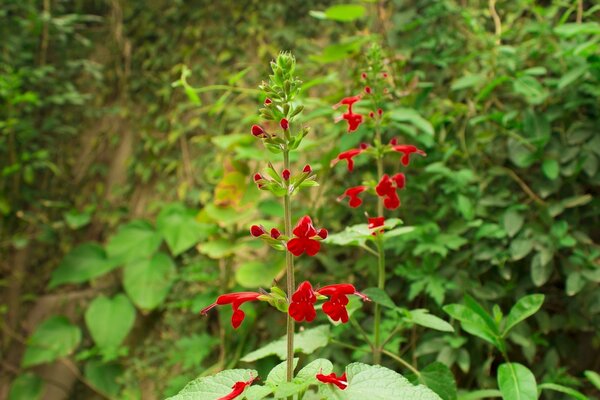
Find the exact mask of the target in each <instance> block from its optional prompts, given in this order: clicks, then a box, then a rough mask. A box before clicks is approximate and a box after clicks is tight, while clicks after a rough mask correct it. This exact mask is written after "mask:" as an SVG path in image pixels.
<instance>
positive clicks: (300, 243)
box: [287, 215, 327, 257]
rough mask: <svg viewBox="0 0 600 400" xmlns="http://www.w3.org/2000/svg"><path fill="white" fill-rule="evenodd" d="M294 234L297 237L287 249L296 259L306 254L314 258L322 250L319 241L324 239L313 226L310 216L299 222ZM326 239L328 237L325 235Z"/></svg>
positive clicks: (291, 240)
mask: <svg viewBox="0 0 600 400" xmlns="http://www.w3.org/2000/svg"><path fill="white" fill-rule="evenodd" d="M319 232H321V230H320V231H319ZM325 232H327V231H325ZM292 233H293V234H294V235H295V236H296V237H295V238H292V239H290V241H289V242H288V243H287V249H288V250H289V252H290V253H292V254H293V255H295V256H296V257H298V256H300V255H301V254H302V253H304V252H306V254H308V255H309V256H314V255H315V254H317V253H318V252H319V250H320V249H321V243H319V240H320V239H324V238H323V237H321V236H320V235H319V234H318V233H317V230H316V229H315V227H314V226H313V224H312V220H311V219H310V217H309V216H308V215H305V216H304V217H302V218H301V219H300V220H299V221H298V223H297V224H296V227H295V228H294V230H293V231H292ZM325 237H327V235H325ZM316 238H319V239H316Z"/></svg>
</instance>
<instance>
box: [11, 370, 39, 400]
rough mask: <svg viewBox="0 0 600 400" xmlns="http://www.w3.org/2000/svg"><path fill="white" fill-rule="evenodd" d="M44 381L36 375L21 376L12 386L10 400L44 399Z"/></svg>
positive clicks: (29, 373) (27, 373)
mask: <svg viewBox="0 0 600 400" xmlns="http://www.w3.org/2000/svg"><path fill="white" fill-rule="evenodd" d="M43 386H44V381H42V379H41V378H40V377H39V376H37V375H36V374H34V373H31V372H26V373H24V374H22V375H19V376H17V377H16V378H15V380H14V381H13V382H12V384H11V385H10V391H9V392H8V400H38V399H39V398H40V397H42V389H43Z"/></svg>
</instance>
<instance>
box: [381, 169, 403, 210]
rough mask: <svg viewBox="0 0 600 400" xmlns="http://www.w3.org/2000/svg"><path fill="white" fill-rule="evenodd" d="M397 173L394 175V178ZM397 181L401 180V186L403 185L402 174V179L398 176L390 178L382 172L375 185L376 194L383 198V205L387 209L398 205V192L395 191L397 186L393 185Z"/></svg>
mask: <svg viewBox="0 0 600 400" xmlns="http://www.w3.org/2000/svg"><path fill="white" fill-rule="evenodd" d="M397 175H398V174H397ZM397 175H394V177H395V178H396V177H397ZM399 181H402V185H403V186H402V187H404V175H403V176H402V179H400V178H399V177H398V178H397V179H394V180H392V179H391V178H390V177H389V175H388V174H384V175H383V176H382V177H381V180H380V181H379V183H378V184H377V186H375V191H376V192H377V195H378V196H379V197H383V198H384V199H383V205H384V206H385V208H387V209H388V210H394V209H396V208H398V207H399V206H400V198H399V197H398V193H396V189H397V186H396V185H395V184H397V183H398V182H399Z"/></svg>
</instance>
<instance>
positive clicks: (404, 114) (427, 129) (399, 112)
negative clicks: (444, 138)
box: [390, 107, 435, 136]
mask: <svg viewBox="0 0 600 400" xmlns="http://www.w3.org/2000/svg"><path fill="white" fill-rule="evenodd" d="M390 118H391V119H392V120H394V121H397V122H409V123H411V124H412V125H414V126H415V127H416V128H417V129H419V130H421V131H423V132H424V133H426V134H428V135H431V136H433V135H434V134H435V131H434V129H433V125H431V123H430V122H429V121H427V120H426V119H425V118H423V117H422V116H421V114H419V112H418V111H417V110H415V109H412V108H402V107H400V108H396V109H394V111H392V112H391V113H390Z"/></svg>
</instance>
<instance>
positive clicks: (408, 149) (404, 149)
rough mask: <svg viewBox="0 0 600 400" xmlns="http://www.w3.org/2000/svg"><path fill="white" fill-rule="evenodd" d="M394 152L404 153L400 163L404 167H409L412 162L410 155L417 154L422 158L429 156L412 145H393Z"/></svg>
mask: <svg viewBox="0 0 600 400" xmlns="http://www.w3.org/2000/svg"><path fill="white" fill-rule="evenodd" d="M392 150H394V151H397V152H398V153H403V154H404V155H403V156H402V158H401V159H400V161H401V162H402V164H403V165H404V166H407V165H408V163H409V161H410V155H411V154H412V153H416V154H418V155H420V156H423V157H426V156H427V154H426V153H425V152H424V151H423V150H421V149H418V148H417V147H416V146H413V145H410V144H400V145H395V144H394V145H392Z"/></svg>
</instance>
